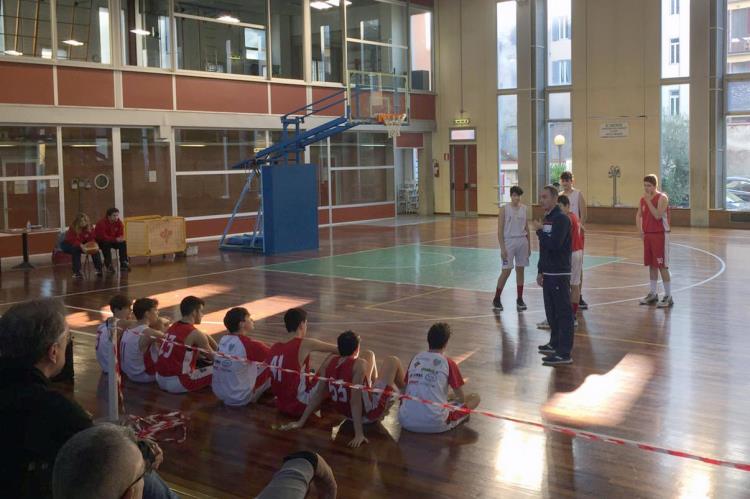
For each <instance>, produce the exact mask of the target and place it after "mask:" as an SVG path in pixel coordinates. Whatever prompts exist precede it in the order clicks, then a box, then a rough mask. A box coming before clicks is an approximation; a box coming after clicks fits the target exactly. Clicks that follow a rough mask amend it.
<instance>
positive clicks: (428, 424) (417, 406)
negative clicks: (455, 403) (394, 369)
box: [398, 352, 464, 433]
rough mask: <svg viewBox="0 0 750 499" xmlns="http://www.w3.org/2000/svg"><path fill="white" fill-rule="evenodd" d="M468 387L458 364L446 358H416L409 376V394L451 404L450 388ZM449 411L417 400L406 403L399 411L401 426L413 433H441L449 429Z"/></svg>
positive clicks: (425, 354) (429, 355)
mask: <svg viewBox="0 0 750 499" xmlns="http://www.w3.org/2000/svg"><path fill="white" fill-rule="evenodd" d="M463 384H464V380H463V377H462V376H461V372H460V371H459V369H458V365H457V364H456V363H455V362H454V361H453V360H451V359H449V358H448V357H446V356H445V355H443V354H441V353H435V352H422V353H419V354H417V355H416V356H414V358H413V359H412V360H411V362H410V363H409V369H408V371H407V373H406V389H405V393H406V395H410V396H412V397H416V398H420V399H427V400H433V401H435V402H438V403H440V404H447V403H448V388H449V387H451V388H459V387H461V386H462V385H463ZM449 414H450V412H449V411H448V409H445V408H442V407H438V406H436V405H431V404H423V403H421V402H417V401H413V400H406V399H404V400H402V401H401V408H400V409H399V411H398V419H399V421H400V422H401V426H403V427H404V428H406V429H407V430H409V431H415V432H423V433H439V432H442V431H446V430H449V429H450V428H451V426H450V424H449Z"/></svg>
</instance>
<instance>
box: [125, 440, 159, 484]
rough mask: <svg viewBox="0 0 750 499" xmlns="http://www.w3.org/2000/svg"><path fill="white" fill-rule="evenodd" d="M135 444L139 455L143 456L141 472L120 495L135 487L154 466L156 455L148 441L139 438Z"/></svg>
mask: <svg viewBox="0 0 750 499" xmlns="http://www.w3.org/2000/svg"><path fill="white" fill-rule="evenodd" d="M136 445H137V446H138V450H140V451H141V456H143V473H141V474H140V475H139V476H138V478H136V479H135V480H133V483H131V484H130V485H128V488H126V489H125V491H124V492H123V493H122V494H121V495H120V497H123V496H125V494H127V492H128V491H129V490H130V489H132V488H133V487H135V484H137V483H138V482H140V481H141V480H143V478H144V477H145V476H146V475H147V474H148V473H149V472H150V471H151V470H152V469H153V466H154V460H155V458H156V456H155V455H154V451H153V450H152V449H151V446H150V445H149V444H148V442H146V441H144V440H139V441H138V442H136Z"/></svg>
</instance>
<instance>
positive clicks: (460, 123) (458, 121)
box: [453, 118, 471, 126]
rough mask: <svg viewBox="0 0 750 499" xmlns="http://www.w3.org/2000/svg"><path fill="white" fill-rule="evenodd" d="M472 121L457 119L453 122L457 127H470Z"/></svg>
mask: <svg viewBox="0 0 750 499" xmlns="http://www.w3.org/2000/svg"><path fill="white" fill-rule="evenodd" d="M470 123H471V119H469V118H456V119H454V120H453V124H454V125H455V126H469V124H470Z"/></svg>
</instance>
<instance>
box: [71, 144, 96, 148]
mask: <svg viewBox="0 0 750 499" xmlns="http://www.w3.org/2000/svg"><path fill="white" fill-rule="evenodd" d="M70 147H96V144H70Z"/></svg>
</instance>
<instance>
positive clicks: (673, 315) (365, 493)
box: [0, 218, 750, 498]
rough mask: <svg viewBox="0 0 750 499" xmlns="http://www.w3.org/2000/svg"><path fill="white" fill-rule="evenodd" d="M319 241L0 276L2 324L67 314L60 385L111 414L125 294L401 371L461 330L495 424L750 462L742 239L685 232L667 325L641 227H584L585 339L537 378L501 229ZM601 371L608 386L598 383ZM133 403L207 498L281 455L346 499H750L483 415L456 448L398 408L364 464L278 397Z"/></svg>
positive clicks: (208, 326) (734, 478) (331, 235)
mask: <svg viewBox="0 0 750 499" xmlns="http://www.w3.org/2000/svg"><path fill="white" fill-rule="evenodd" d="M389 225H394V226H389ZM320 237H321V244H320V245H321V248H320V251H319V252H308V253H304V254H295V255H285V256H283V257H275V258H264V257H261V256H253V255H248V254H239V253H220V252H218V251H217V250H216V243H215V242H211V243H202V244H200V252H199V255H198V256H197V257H189V258H187V259H179V260H177V261H175V262H170V261H162V260H160V259H156V260H154V261H153V262H152V263H151V264H147V263H145V262H138V261H137V260H136V261H135V262H134V266H133V271H132V272H131V273H130V274H128V275H124V276H119V275H116V276H111V277H105V278H104V279H100V280H97V279H96V278H95V277H94V276H90V277H88V278H87V279H86V280H84V281H82V282H76V281H73V280H72V279H71V275H70V268H69V267H67V266H58V267H46V268H37V269H35V270H33V271H31V272H28V273H24V272H20V271H5V272H3V274H2V277H1V279H2V290H1V292H0V312H2V311H4V310H5V309H7V307H8V306H9V305H10V303H12V302H16V301H19V300H24V299H27V298H31V297H38V296H59V297H61V298H62V299H63V300H64V302H65V304H66V305H68V306H69V307H70V309H69V312H70V315H69V321H70V324H71V327H72V328H73V329H74V330H75V331H77V333H76V335H75V341H76V346H75V370H76V380H75V383H74V385H72V386H63V387H62V389H64V390H67V391H69V392H70V393H71V394H72V395H73V396H74V397H75V398H76V399H77V400H78V401H79V402H80V403H82V404H83V405H84V406H85V407H86V408H87V409H88V410H90V411H91V412H92V413H94V414H95V416H99V417H101V416H103V415H104V412H105V407H106V400H105V394H106V386H105V378H104V377H103V376H101V375H100V371H99V367H98V365H97V363H96V360H95V357H94V342H95V338H94V337H93V332H94V331H95V328H96V325H97V324H98V322H99V321H100V320H101V318H102V316H101V314H100V313H99V312H98V310H100V309H103V308H104V307H105V304H106V302H107V301H108V299H109V297H110V296H111V295H112V294H113V293H115V292H116V291H117V290H118V289H121V290H122V291H123V292H125V293H127V294H128V295H129V296H131V297H132V298H137V297H142V296H155V297H157V298H158V299H159V301H160V303H161V309H162V311H163V314H164V315H167V316H170V317H176V315H177V305H178V304H179V301H180V300H181V299H182V297H184V296H186V295H188V294H195V295H198V296H202V297H203V298H205V299H206V302H207V307H206V310H207V312H208V315H207V317H206V318H205V319H204V320H205V322H204V325H203V329H204V330H206V331H207V332H210V333H218V332H220V331H221V329H222V327H221V326H220V323H221V319H222V317H223V313H224V311H226V310H227V309H228V308H230V307H232V306H237V305H243V304H244V305H245V306H247V307H248V308H249V309H250V311H251V312H252V314H253V316H254V317H255V318H256V334H255V336H256V337H257V338H259V339H261V340H263V341H266V342H268V343H272V342H274V341H277V340H279V339H281V338H283V337H284V334H282V332H283V325H282V322H281V314H283V312H284V311H285V310H286V309H287V308H289V307H291V306H303V307H304V308H306V309H307V310H308V312H309V319H310V328H309V332H310V333H309V334H310V335H311V336H313V337H316V338H320V339H324V340H328V341H332V342H333V341H335V338H336V336H337V335H338V334H339V333H340V332H342V331H343V330H345V329H348V328H352V329H354V330H355V331H357V332H358V333H360V334H361V336H362V338H363V347H364V348H369V349H372V350H374V351H375V353H376V355H377V356H381V357H382V356H384V355H389V354H394V355H397V356H398V357H399V358H400V359H401V361H402V363H404V364H406V363H408V362H409V360H410V359H411V357H412V355H414V354H415V353H416V352H418V351H420V350H422V349H424V348H426V331H427V328H428V327H429V325H430V324H432V323H433V322H435V321H437V320H444V321H447V322H449V323H450V324H451V325H452V327H453V331H454V336H453V338H452V340H451V342H450V344H449V354H450V355H451V356H453V357H454V358H456V359H457V360H460V366H461V370H462V372H463V374H464V376H465V377H466V378H468V389H469V390H472V391H477V392H479V393H480V395H481V396H482V404H481V408H483V409H486V410H489V411H493V412H495V413H497V414H501V415H507V416H513V417H516V418H520V419H522V420H527V421H532V422H538V421H541V420H542V409H543V407H544V409H545V414H549V415H556V416H557V417H558V418H559V419H558V420H559V421H564V422H565V423H566V424H567V425H569V426H572V427H576V428H585V429H589V430H592V431H597V432H600V433H605V434H608V435H611V436H614V437H621V438H627V439H632V440H637V441H642V442H645V443H651V444H656V445H661V446H665V447H670V448H674V449H678V450H683V451H686V452H691V453H696V454H700V455H705V456H708V457H716V458H724V459H730V460H735V461H742V462H750V429H748V422H750V402H749V401H748V394H749V392H748V386H750V385H749V384H748V371H747V366H748V364H750V336H749V335H748V334H747V327H748V323H750V307H748V295H749V294H750V281H748V275H750V273H749V271H750V263H748V250H747V248H748V243H750V234H749V233H747V232H741V231H728V230H707V229H676V230H675V231H674V232H673V233H672V251H671V257H672V270H673V276H674V277H673V289H674V293H673V294H674V298H675V307H674V308H673V309H671V310H657V309H655V308H653V307H643V306H639V305H638V302H637V300H638V298H640V297H641V296H643V295H644V294H645V293H646V292H647V282H648V278H647V272H646V270H645V269H644V268H643V267H642V266H641V265H640V263H641V258H642V256H641V255H642V246H641V241H640V240H639V238H638V236H637V234H635V233H634V228H633V227H623V226H594V225H591V226H589V227H588V232H587V237H586V245H587V247H586V252H587V255H589V256H590V257H591V258H590V259H589V260H588V261H587V266H588V267H589V268H588V269H587V271H586V273H585V278H584V296H585V298H586V300H587V301H588V302H589V303H590V304H591V308H590V309H589V310H588V311H585V312H583V315H582V318H581V319H580V326H579V328H578V330H577V331H576V338H575V348H574V352H573V356H574V360H575V363H574V364H573V365H572V366H565V367H559V368H557V369H554V368H549V367H543V366H542V365H541V362H540V356H539V355H538V354H537V353H536V346H537V345H539V344H542V343H545V342H546V341H547V339H548V336H547V333H546V332H545V331H541V330H537V329H536V327H535V323H536V322H538V321H541V320H542V319H543V318H544V314H543V308H542V296H541V291H540V290H539V289H538V288H537V287H536V285H535V284H533V283H531V282H528V283H527V285H526V291H525V296H526V302H527V304H528V305H529V310H528V311H526V312H524V313H517V312H516V311H515V307H514V299H515V281H514V277H511V280H509V285H508V286H507V288H506V292H505V296H504V299H503V302H504V304H505V311H504V312H501V313H494V312H493V310H492V308H491V303H490V302H491V300H492V291H491V289H492V288H493V281H494V279H495V278H496V275H497V270H498V269H499V262H498V261H497V260H498V258H497V253H498V250H497V249H496V248H497V240H496V220H495V219H494V218H481V219H457V220H451V219H450V218H436V219H430V220H427V221H426V223H417V224H412V225H403V226H398V224H368V225H364V224H363V225H348V226H341V227H337V228H334V229H330V230H329V229H323V230H322V231H321V235H320ZM533 239H534V238H533V237H532V240H533ZM488 250H492V251H488ZM493 251H494V253H493ZM357 252H360V253H357ZM493 255H494V256H493ZM332 256H336V258H329V257H332ZM312 259H316V260H312ZM303 260H307V261H306V262H304V261H303ZM300 261H303V262H301V263H300ZM290 262H296V263H290ZM264 266H269V267H265V268H264ZM530 270H531V272H529V274H528V275H527V281H531V280H532V279H533V277H534V269H530ZM320 360H321V357H316V358H314V364H316V365H317V364H318V363H319V362H320ZM597 374H598V375H603V374H607V375H606V376H603V377H596V376H595V377H590V376H591V375H597ZM587 377H589V378H588V379H587ZM584 381H585V382H586V383H585V384H584ZM574 390H577V391H575V392H574V393H572V394H570V395H566V396H564V397H559V396H558V397H557V398H555V399H554V400H553V401H551V402H548V400H549V399H550V398H551V397H553V395H554V394H556V393H560V392H573V391H574ZM125 400H126V404H127V410H128V412H129V413H132V414H138V415H147V414H152V413H156V412H165V411H169V410H175V409H176V410H180V411H183V412H184V413H186V414H187V415H189V417H190V423H189V432H188V440H187V442H185V443H184V444H181V445H178V444H164V449H165V453H166V459H165V462H164V465H163V466H162V469H161V473H162V474H163V476H164V477H165V478H166V479H167V480H168V481H169V482H170V483H172V484H173V485H174V486H175V488H176V489H178V490H180V491H184V492H188V493H189V494H190V495H192V496H195V497H205V496H209V497H231V498H234V497H243V498H247V497H253V496H254V494H256V493H257V492H258V491H259V490H261V488H262V487H263V486H264V484H265V483H267V482H268V480H270V478H271V476H272V475H273V473H274V471H275V470H276V469H277V468H278V467H279V465H280V463H281V459H282V457H283V456H284V455H286V454H288V453H290V452H293V451H296V450H300V449H310V450H314V451H317V452H319V453H320V454H322V455H323V456H324V457H325V458H326V460H328V462H329V463H330V464H331V466H332V467H333V470H334V472H335V474H336V478H337V480H338V483H339V491H340V497H343V498H358V497H361V498H365V497H388V496H390V497H411V498H417V497H430V498H435V497H461V498H464V497H483V498H496V497H592V498H604V497H606V498H616V497H622V498H633V497H681V498H698V497H722V498H732V497H748V490H750V472H744V471H739V470H732V469H727V468H720V467H717V466H712V465H709V464H704V463H700V462H697V461H691V460H688V459H683V458H679V457H672V456H667V455H661V454H656V453H650V452H646V451H643V450H638V449H633V448H627V447H620V446H615V445H611V444H606V443H600V442H591V441H587V440H583V439H579V438H571V437H569V436H566V435H562V434H559V433H551V432H545V431H543V430H540V429H537V428H534V427H532V426H528V425H524V424H519V423H510V422H505V421H501V420H496V419H491V418H488V417H486V416H480V415H475V416H472V418H471V420H470V421H469V422H468V424H465V425H463V426H462V427H459V428H458V429H456V430H454V431H452V432H449V433H446V434H442V435H419V434H412V433H408V432H406V431H401V429H400V427H399V425H398V420H397V418H396V411H395V410H393V409H392V410H391V413H390V414H389V416H388V417H387V418H386V420H385V421H384V422H383V424H382V425H378V426H376V427H371V428H368V429H366V434H367V436H368V438H369V440H370V443H369V444H366V445H364V446H363V447H361V448H359V449H354V450H352V449H349V448H348V447H347V446H346V442H347V441H348V440H349V439H350V438H351V435H352V429H351V426H350V425H349V424H344V425H342V426H339V423H341V420H340V418H338V417H336V416H335V415H334V414H332V413H324V414H323V417H322V418H320V419H318V418H313V421H311V422H310V423H309V424H308V427H307V428H305V429H303V430H301V431H296V432H291V433H283V432H279V431H277V430H274V429H273V426H274V425H276V424H278V423H284V422H287V421H288V419H286V418H285V417H282V416H280V415H278V414H277V413H276V411H275V409H274V408H273V401H272V400H271V399H270V398H264V399H262V401H261V403H260V404H259V405H257V406H250V407H245V408H240V409H232V408H227V407H223V406H222V404H220V403H219V402H217V400H216V399H215V398H214V397H213V395H212V393H211V392H210V390H207V391H204V392H201V393H196V394H190V395H182V396H177V395H170V394H166V393H162V392H161V391H160V390H159V389H158V388H157V387H156V386H137V385H134V384H132V383H126V387H125ZM545 404H546V405H545ZM186 496H187V495H186Z"/></svg>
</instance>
